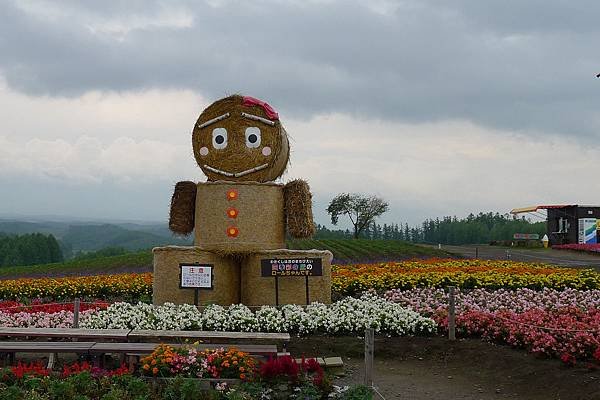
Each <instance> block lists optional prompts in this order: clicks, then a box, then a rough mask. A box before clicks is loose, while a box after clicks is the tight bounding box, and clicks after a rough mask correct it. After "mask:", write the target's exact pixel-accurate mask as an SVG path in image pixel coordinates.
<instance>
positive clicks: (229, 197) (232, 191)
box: [227, 189, 238, 200]
mask: <svg viewBox="0 0 600 400" xmlns="http://www.w3.org/2000/svg"><path fill="white" fill-rule="evenodd" d="M237 198H238V192H237V190H235V189H229V190H228V191H227V200H237Z"/></svg>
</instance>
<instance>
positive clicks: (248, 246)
mask: <svg viewBox="0 0 600 400" xmlns="http://www.w3.org/2000/svg"><path fill="white" fill-rule="evenodd" d="M283 207H284V198H283V185H280V184H276V183H258V182H228V181H217V182H201V183H198V190H197V194H196V215H195V241H194V244H195V245H196V246H199V247H201V248H202V249H206V250H210V251H215V252H219V253H225V254H229V253H231V254H235V253H249V252H254V251H259V250H269V249H282V248H285V219H284V209H283Z"/></svg>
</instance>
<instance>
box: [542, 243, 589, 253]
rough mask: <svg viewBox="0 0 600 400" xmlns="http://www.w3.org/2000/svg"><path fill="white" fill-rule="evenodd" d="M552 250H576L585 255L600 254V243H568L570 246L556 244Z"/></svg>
mask: <svg viewBox="0 0 600 400" xmlns="http://www.w3.org/2000/svg"><path fill="white" fill-rule="evenodd" d="M552 248H553V249H559V250H576V251H583V252H586V253H600V243H593V244H592V243H570V244H558V245H555V246H552Z"/></svg>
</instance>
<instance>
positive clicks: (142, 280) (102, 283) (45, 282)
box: [0, 273, 152, 300]
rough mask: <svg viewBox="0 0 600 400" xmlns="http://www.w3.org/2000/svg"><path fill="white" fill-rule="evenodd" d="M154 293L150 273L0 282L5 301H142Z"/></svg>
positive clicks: (1, 297)
mask: <svg viewBox="0 0 600 400" xmlns="http://www.w3.org/2000/svg"><path fill="white" fill-rule="evenodd" d="M151 294H152V274H150V273H145V274H117V275H95V276H78V277H66V278H36V279H33V278H26V279H13V280H0V299H5V300H9V299H14V300H19V299H36V298H52V299H54V300H62V299H73V298H75V297H84V298H97V299H109V298H114V297H120V298H125V299H138V298H140V297H142V296H146V297H147V296H150V295H151Z"/></svg>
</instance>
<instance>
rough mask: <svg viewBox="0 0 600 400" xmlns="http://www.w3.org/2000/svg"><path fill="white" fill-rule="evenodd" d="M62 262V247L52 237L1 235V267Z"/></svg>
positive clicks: (34, 234)
mask: <svg viewBox="0 0 600 400" xmlns="http://www.w3.org/2000/svg"><path fill="white" fill-rule="evenodd" d="M60 261H63V255H62V252H61V250H60V245H59V243H58V241H57V240H56V238H55V237H54V236H52V235H44V234H42V233H31V234H27V235H20V236H13V235H3V234H1V233H0V267H5V266H15V265H34V264H47V263H52V262H60Z"/></svg>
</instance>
